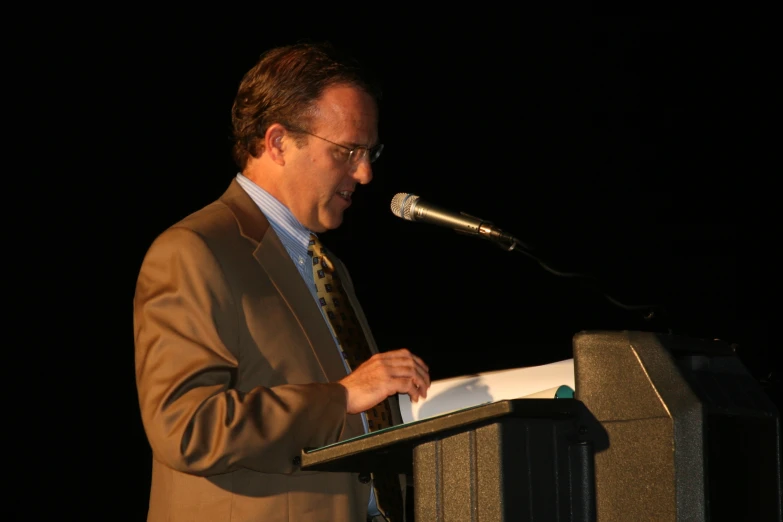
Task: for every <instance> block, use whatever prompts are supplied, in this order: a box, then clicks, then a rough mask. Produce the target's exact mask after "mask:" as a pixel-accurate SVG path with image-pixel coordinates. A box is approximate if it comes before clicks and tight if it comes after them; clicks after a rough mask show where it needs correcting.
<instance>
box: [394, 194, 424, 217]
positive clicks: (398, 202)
mask: <svg viewBox="0 0 783 522" xmlns="http://www.w3.org/2000/svg"><path fill="white" fill-rule="evenodd" d="M418 199H419V196H414V195H413V194H407V193H405V192H400V193H399V194H396V195H395V196H394V197H393V198H392V200H391V211H392V213H393V214H394V215H395V216H397V217H399V218H402V219H406V220H408V221H413V217H412V215H411V207H412V206H413V204H414V203H416V201H418Z"/></svg>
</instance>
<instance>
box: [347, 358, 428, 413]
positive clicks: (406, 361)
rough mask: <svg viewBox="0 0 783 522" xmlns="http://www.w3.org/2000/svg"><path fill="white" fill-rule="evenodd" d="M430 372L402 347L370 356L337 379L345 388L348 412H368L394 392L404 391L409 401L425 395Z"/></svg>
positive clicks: (416, 400) (418, 359)
mask: <svg viewBox="0 0 783 522" xmlns="http://www.w3.org/2000/svg"><path fill="white" fill-rule="evenodd" d="M429 371H430V369H429V367H428V366H427V365H426V364H424V361H422V360H421V359H420V358H419V357H417V356H415V355H413V354H412V353H411V352H409V351H408V350H407V349H405V348H400V349H399V350H393V351H390V352H384V353H377V354H375V355H373V356H372V357H370V358H369V359H368V360H366V361H365V362H363V363H362V364H361V365H359V367H358V368H356V369H355V370H354V371H352V372H351V373H349V374H348V375H346V376H345V377H343V378H342V379H340V381H339V382H340V384H342V385H343V386H344V387H345V390H346V397H347V399H348V400H347V403H348V407H347V409H348V413H360V412H363V411H367V410H369V409H370V408H372V407H373V406H375V405H377V404H378V403H380V402H381V401H382V400H383V399H385V398H386V397H389V396H390V395H394V394H395V393H407V394H408V395H409V396H410V398H411V402H418V400H419V398H420V397H423V398H426V397H427V389H429V387H430V373H429Z"/></svg>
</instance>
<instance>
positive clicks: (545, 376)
mask: <svg viewBox="0 0 783 522" xmlns="http://www.w3.org/2000/svg"><path fill="white" fill-rule="evenodd" d="M560 386H568V387H569V388H570V389H571V390H575V389H576V388H575V383H574V360H573V359H565V360H563V361H558V362H554V363H550V364H544V365H541V366H530V367H525V368H513V369H509V370H498V371H494V372H486V373H478V374H475V375H465V376H462V377H452V378H449V379H441V380H437V381H433V382H432V385H431V386H430V389H429V392H428V394H427V398H426V399H424V400H420V401H419V402H417V403H415V404H414V403H411V400H410V397H408V395H403V394H399V395H398V397H399V399H400V410H401V411H402V419H403V422H411V421H415V420H421V419H426V418H428V417H433V416H435V415H440V414H442V413H448V412H450V411H455V410H459V409H462V408H468V407H471V406H478V405H479V404H486V403H488V402H495V401H501V400H506V399H519V398H525V397H527V398H547V397H549V398H553V399H554V398H555V393H556V392H557V390H558V388H560Z"/></svg>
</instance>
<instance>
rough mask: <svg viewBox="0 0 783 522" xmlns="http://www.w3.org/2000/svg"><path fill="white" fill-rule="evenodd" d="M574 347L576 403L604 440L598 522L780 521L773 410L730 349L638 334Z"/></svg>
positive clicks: (608, 335) (580, 339) (598, 463)
mask: <svg viewBox="0 0 783 522" xmlns="http://www.w3.org/2000/svg"><path fill="white" fill-rule="evenodd" d="M573 346H574V373H575V383H576V390H575V395H574V397H575V398H576V399H578V400H580V401H581V402H582V403H583V404H584V405H585V406H586V407H587V408H588V409H589V410H590V412H591V413H592V414H593V415H594V416H595V418H596V419H597V420H598V421H599V422H600V423H601V425H602V426H603V428H604V430H605V432H606V434H607V435H608V442H609V444H608V447H607V448H605V449H602V450H599V451H596V453H595V495H596V514H597V519H598V520H599V521H600V522H611V521H623V522H625V521H629V520H655V521H662V522H665V521H688V522H701V521H709V522H719V521H727V522H728V521H731V522H738V521H746V520H747V521H758V522H760V521H770V522H780V521H781V471H780V470H781V458H780V416H779V412H778V411H777V409H776V407H775V406H774V404H773V403H772V401H771V400H770V398H769V397H767V395H766V394H765V393H764V391H763V390H762V389H761V387H760V385H759V384H758V383H757V382H756V381H755V379H753V377H752V376H751V375H750V374H749V372H748V371H747V370H746V368H745V367H744V366H743V365H742V363H741V362H740V360H739V359H738V358H737V357H736V356H735V354H734V353H733V351H732V350H731V348H730V346H728V345H727V344H726V343H724V342H721V341H706V340H699V339H692V338H685V337H678V336H673V335H664V334H656V333H650V332H636V331H624V332H615V331H606V332H581V333H579V334H577V335H576V336H575V337H574V339H573Z"/></svg>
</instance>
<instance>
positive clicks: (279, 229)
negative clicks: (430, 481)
mask: <svg viewBox="0 0 783 522" xmlns="http://www.w3.org/2000/svg"><path fill="white" fill-rule="evenodd" d="M237 183H239V185H240V186H241V187H242V188H243V189H245V192H247V195H248V196H250V199H252V200H253V202H254V203H255V204H256V205H258V208H259V209H260V210H261V212H263V213H264V216H266V219H267V220H269V224H270V225H271V227H272V230H274V231H275V234H277V237H279V238H280V242H282V243H283V246H284V247H285V249H286V250H287V251H288V255H289V256H291V261H293V262H294V265H295V266H296V268H297V270H299V274H300V275H301V276H302V279H304V282H305V283H306V284H307V288H309V289H310V294H312V296H313V299H314V300H315V302H316V304H317V305H318V309H319V310H321V315H323V318H324V321H326V322H327V325H328V324H329V319H328V318H327V316H326V314H325V313H324V310H323V308H322V307H321V305H320V303H318V294H317V293H316V290H315V278H314V277H313V269H312V267H311V265H310V257H309V256H308V255H307V246H308V243H309V242H310V234H311V233H313V232H311V231H310V230H308V229H307V228H306V227H305V226H304V225H302V224H301V223H300V222H299V221H297V219H296V218H295V217H294V215H293V214H292V213H291V211H290V210H288V207H286V206H285V205H283V204H282V203H280V201H278V200H277V198H275V197H274V196H272V195H271V194H270V193H269V192H267V191H266V190H264V189H262V188H261V187H259V186H258V185H256V184H255V183H253V182H252V181H250V180H249V179H247V178H246V177H245V176H243V175H242V174H241V173H239V174H237ZM330 330H331V328H330ZM332 338H333V339H334V343H335V347H336V349H337V350H338V351H339V350H340V345H339V344H338V342H337V339H336V338H334V335H332ZM340 359H342V361H343V364H344V365H345V371H346V372H347V373H351V369H350V367H349V366H348V363H347V362H346V361H345V358H343V356H342V352H340ZM361 417H362V424H364V432H365V433H367V432H368V431H369V425H368V424H367V415H366V414H364V413H362V414H361ZM369 513H370V514H371V515H373V514H374V515H377V514H379V513H378V509H377V508H376V506H375V493H374V492H373V490H372V488H370V504H369Z"/></svg>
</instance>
